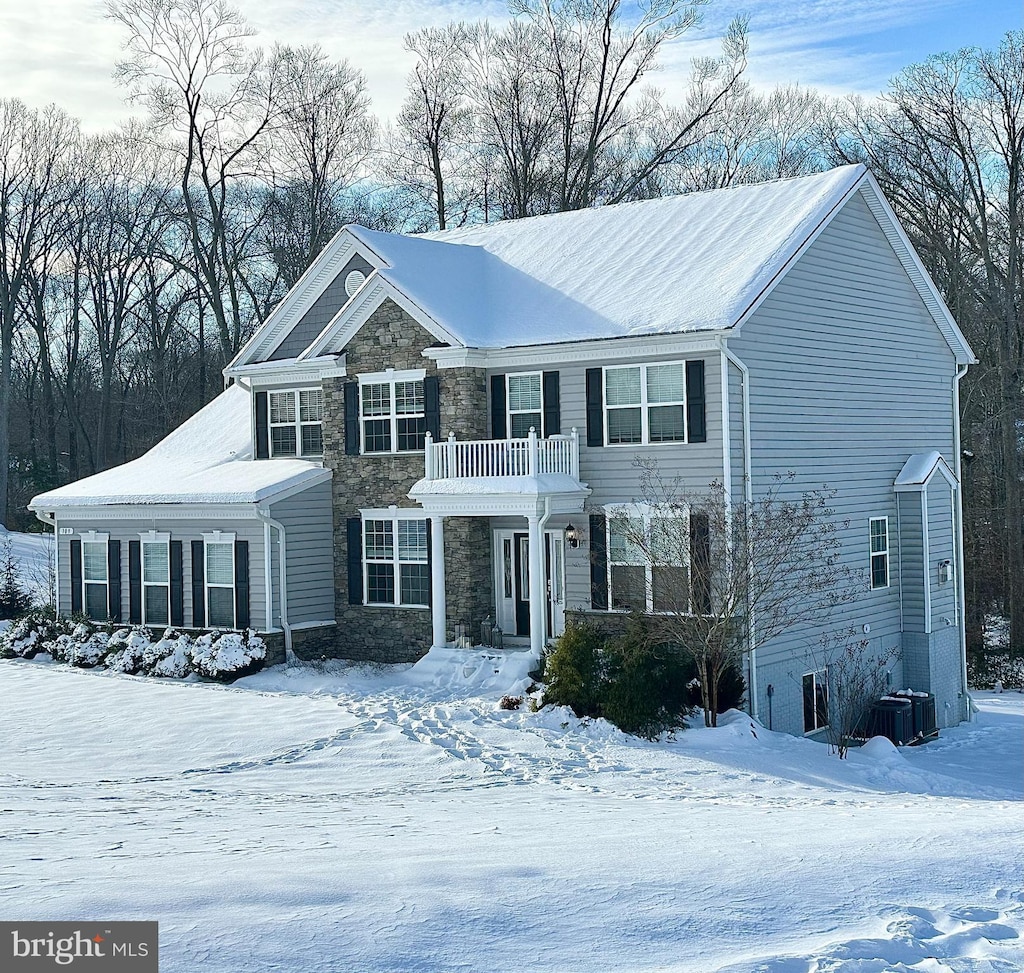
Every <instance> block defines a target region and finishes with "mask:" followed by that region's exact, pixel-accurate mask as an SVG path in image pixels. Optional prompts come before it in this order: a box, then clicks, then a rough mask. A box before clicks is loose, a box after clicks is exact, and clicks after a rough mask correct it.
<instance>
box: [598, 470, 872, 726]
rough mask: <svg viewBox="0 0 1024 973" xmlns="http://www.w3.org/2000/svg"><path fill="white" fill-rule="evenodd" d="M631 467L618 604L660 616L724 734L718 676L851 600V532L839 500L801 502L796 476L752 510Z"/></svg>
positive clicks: (615, 576)
mask: <svg viewBox="0 0 1024 973" xmlns="http://www.w3.org/2000/svg"><path fill="white" fill-rule="evenodd" d="M635 465H636V466H637V467H638V468H639V469H640V471H641V472H640V496H639V497H638V498H637V502H636V503H634V504H631V505H629V507H628V508H625V509H623V510H621V511H613V512H612V513H611V514H610V519H609V551H608V558H609V562H610V564H611V570H610V574H611V582H612V605H613V607H642V608H645V609H646V610H648V611H650V612H652V620H653V624H654V625H655V626H656V627H657V628H658V630H659V636H660V637H661V638H662V639H664V640H665V641H671V642H673V643H675V644H677V645H679V646H680V647H681V648H682V650H683V651H684V652H686V653H688V654H689V655H690V656H691V657H692V658H693V661H694V663H695V665H696V668H697V674H698V678H699V680H700V684H701V706H702V708H703V710H704V722H705V724H706V725H707V726H716V725H717V713H718V691H719V685H720V683H721V680H722V676H723V674H724V673H725V672H726V671H727V670H728V669H729V667H730V666H734V667H736V669H737V670H739V671H743V662H744V660H745V658H746V657H747V655H748V653H749V650H750V647H751V646H752V645H754V644H755V640H756V644H761V643H764V642H767V641H769V640H771V639H773V638H776V637H777V636H779V635H781V634H782V633H783V632H785V631H786V630H787V629H790V628H793V627H794V626H799V625H803V624H808V623H826V624H827V619H828V616H829V614H830V613H831V612H832V611H833V610H834V609H836V608H838V607H839V606H841V605H843V604H846V603H848V602H850V601H852V600H853V598H854V597H855V591H856V585H855V576H854V572H853V571H852V570H851V569H850V568H849V567H848V566H846V565H844V564H843V563H842V560H841V558H840V545H839V535H840V531H841V530H843V529H844V528H845V527H847V526H848V523H844V522H840V521H838V520H837V519H836V516H835V511H834V509H833V508H832V507H831V506H830V503H831V500H832V499H833V497H834V496H835V491H834V490H830V489H829V488H828V487H826V486H822V487H820V488H817V489H813V490H808V491H804V492H796V489H795V479H796V477H795V474H793V473H788V474H784V475H778V476H776V477H775V478H774V480H773V481H772V484H771V486H770V487H769V489H767V490H766V491H765V492H764V493H763V494H762V495H760V496H759V497H757V498H755V499H753V500H749V501H748V500H744V499H737V498H736V497H735V496H733V497H730V496H728V495H727V494H726V491H725V488H724V486H723V484H722V483H721V482H718V481H715V482H713V483H711V484H710V485H709V486H708V487H707V488H706V489H704V490H699V491H698V490H692V489H688V488H686V487H685V486H684V485H683V484H682V482H681V481H680V479H679V478H666V477H664V476H662V474H661V473H660V471H659V469H658V466H657V463H656V462H654V461H649V460H645V459H639V458H638V459H637V460H636V461H635ZM631 568H632V571H631V570H630V569H631ZM617 582H618V588H619V592H618V593H617V592H616V586H617ZM630 602H631V603H632V604H629V603H630Z"/></svg>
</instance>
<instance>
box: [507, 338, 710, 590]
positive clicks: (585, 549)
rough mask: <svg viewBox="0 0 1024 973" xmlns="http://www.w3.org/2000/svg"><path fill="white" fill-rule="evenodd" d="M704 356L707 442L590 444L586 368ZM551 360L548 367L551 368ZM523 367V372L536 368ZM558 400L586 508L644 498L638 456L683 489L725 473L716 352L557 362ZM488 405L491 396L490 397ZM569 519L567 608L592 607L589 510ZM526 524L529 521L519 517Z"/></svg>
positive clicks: (701, 485) (696, 487) (511, 371)
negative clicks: (576, 543)
mask: <svg viewBox="0 0 1024 973" xmlns="http://www.w3.org/2000/svg"><path fill="white" fill-rule="evenodd" d="M701 358H702V359H703V360H704V395H705V414H706V427H707V441H706V442H703V443H665V444H661V445H655V446H587V375H586V373H587V368H595V367H598V366H601V365H628V364H633V363H636V364H650V363H654V362H659V361H684V360H685V361H694V360H697V359H701ZM553 368H554V366H551V365H548V366H546V368H545V370H546V371H550V370H553ZM534 370H536V369H525V368H524V369H521V370H519V371H534ZM557 370H558V373H559V378H558V385H559V404H560V408H561V428H562V434H563V435H569V434H570V433H571V432H572V429H573V428H574V427H575V429H576V431H577V434H578V435H579V443H580V480H581V481H582V482H584V483H585V484H587V485H588V486H589V487H590V489H591V491H592V492H591V495H590V498H589V499H588V501H587V505H588V508H589V509H590V510H595V509H599V508H601V507H602V506H603V505H604V504H611V503H633V502H637V501H640V500H642V499H643V498H642V497H641V491H640V471H639V469H638V468H637V466H636V465H635V461H636V460H637V459H638V458H641V459H645V460H648V459H654V460H656V461H657V463H658V469H659V471H660V472H661V474H662V475H663V476H664V477H665V478H666V480H673V479H675V478H677V477H678V479H679V483H680V487H681V488H682V489H693V490H699V489H703V488H705V487H707V485H708V484H709V483H711V482H712V481H713V480H718V479H721V477H722V475H723V470H724V466H723V459H724V457H723V449H722V406H721V401H722V398H721V397H722V372H721V365H720V360H719V356H718V354H717V353H710V352H708V353H702V354H696V353H695V354H690V355H671V356H665V355H661V356H658V355H648V356H635V355H634V356H631V357H623V358H609V359H607V360H605V361H591V362H587V363H585V364H584V363H577V362H572V363H568V364H565V365H561V366H559V367H558V369H557ZM516 371H517V369H503V370H492V371H491V372H489V373H488V377H487V381H488V388H490V376H491V375H492V374H506V375H513V374H515V373H516ZM488 409H490V396H488ZM568 519H569V520H572V521H573V523H574V524H575V525H576V526H577V527H578V528H579V529H580V532H581V535H582V543H581V545H580V547H579V548H577V549H576V550H574V551H569V550H567V551H566V559H565V588H566V608H567V609H569V610H572V609H589V608H590V538H589V523H588V512H587V511H585V512H583V513H582V514H579V515H571V516H570V517H569V518H568ZM520 523H521V524H522V525H523V527H524V529H525V521H520Z"/></svg>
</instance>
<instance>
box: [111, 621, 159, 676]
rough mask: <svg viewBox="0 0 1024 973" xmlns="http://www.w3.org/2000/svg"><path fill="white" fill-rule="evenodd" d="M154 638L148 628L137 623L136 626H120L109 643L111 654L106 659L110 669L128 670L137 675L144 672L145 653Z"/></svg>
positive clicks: (117, 670)
mask: <svg viewBox="0 0 1024 973" xmlns="http://www.w3.org/2000/svg"><path fill="white" fill-rule="evenodd" d="M152 639H153V635H152V633H151V632H150V631H149V629H148V628H143V627H142V626H141V625H136V626H135V627H134V628H120V629H118V630H117V631H116V632H114V634H113V635H111V636H110V641H109V642H108V643H107V649H108V652H109V654H108V655H107V659H106V666H107V668H108V669H113V670H114V671H115V672H126V673H128V674H129V675H135V674H136V673H139V672H142V671H143V667H144V654H145V651H146V649H147V647H148V646H149V644H150V642H151V641H152Z"/></svg>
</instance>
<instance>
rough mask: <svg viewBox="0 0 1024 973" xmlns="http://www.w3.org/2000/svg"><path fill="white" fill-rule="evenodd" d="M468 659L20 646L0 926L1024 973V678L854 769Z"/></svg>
mask: <svg viewBox="0 0 1024 973" xmlns="http://www.w3.org/2000/svg"><path fill="white" fill-rule="evenodd" d="M464 658H465V662H463V661H459V662H455V661H453V660H452V659H448V660H441V662H440V663H431V664H428V665H427V666H420V667H417V668H415V669H411V670H410V669H401V668H398V669H395V668H392V669H387V670H380V671H375V670H372V669H365V668H351V669H344V668H341V667H338V668H333V669H332V668H327V669H314V668H308V667H301V668H300V667H292V668H284V667H280V668H275V669H271V670H268V671H266V672H263V673H260V674H258V675H256V676H252V677H250V678H248V679H246V680H243V681H242V682H241V683H239V684H236V685H235V686H233V687H223V686H217V685H208V684H202V683H170V682H158V681H155V680H147V679H140V678H132V677H125V676H118V675H116V674H113V673H108V672H97V671H81V670H71V669H67V668H63V667H59V666H55V665H51V664H46V663H40V662H24V661H13V662H2V663H0V727H2V731H0V732H2V733H3V737H4V742H3V757H2V759H0V812H2V815H0V915H3V916H5V917H11V918H16V917H20V918H24V919H26V920H28V919H60V918H76V919H84V918H93V919H100V918H109V919H128V918H137V919H158V920H159V921H160V938H161V969H162V970H164V971H167V973H173V971H182V973H192V971H198V970H202V971H204V973H212V971H223V973H229V971H230V973H239V971H246V973H259V971H269V970H288V971H300V973H307V971H311V973H319V971H323V973H327V971H331V973H336V971H346V973H358V971H378V970H389V971H390V970H393V971H439V973H440V971H491V970H501V969H511V970H525V971H540V970H545V971H547V970H549V971H558V973H566V971H574V970H587V971H605V970H608V971H611V970H616V971H630V973H639V971H648V970H660V971H694V973H698V971H699V973H711V971H726V970H727V971H730V973H739V971H743V973H754V971H762V973H796V971H802V973H813V971H817V973H825V971H830V973H881V971H907V970H914V971H921V973H946V971H963V973H967V971H970V973H1009V971H1012V970H1020V969H1022V968H1024V939H1022V938H1021V937H1022V936H1024V892H1022V887H1021V878H1022V875H1024V842H1022V840H1021V839H1022V828H1024V814H1022V811H1024V746H1022V743H1024V697H1022V696H1020V695H1018V694H1010V695H1003V696H996V695H983V696H981V697H980V698H979V706H980V714H979V719H978V721H977V722H976V723H974V724H970V725H965V726H963V727H960V728H957V729H953V730H949V731H943V733H942V737H941V739H939V740H938V741H936V742H934V743H930V744H928V745H927V746H924V747H921V748H917V749H908V750H903V751H896V750H895V749H894V748H892V747H891V746H889V745H888V744H887V743H885V742H884V741H874V742H873V743H872V744H870V745H869V746H868V747H866V748H865V749H864V750H863V751H860V752H857V753H854V754H852V755H851V758H850V759H849V760H848V761H842V762H840V761H839V760H838V759H837V758H835V757H834V756H830V755H828V754H827V752H826V750H825V748H824V747H821V746H819V745H817V744H813V743H809V742H807V741H805V740H798V739H794V738H791V737H785V736H781V735H779V734H774V733H769V732H768V731H766V730H764V729H763V728H761V727H759V726H756V725H753V724H751V722H750V720H749V719H747V718H745V717H741V716H738V715H736V716H733V717H732V718H731V719H729V720H728V721H727V725H725V726H723V727H720V728H719V729H717V730H705V729H694V730H688V731H686V732H684V733H681V734H679V735H678V737H677V739H676V740H674V741H668V742H663V743H658V744H651V743H645V742H642V741H638V740H635V739H632V738H629V737H626V736H624V735H622V734H620V733H618V732H617V731H615V730H613V729H611V728H610V727H609V726H608V725H606V724H604V723H603V722H599V723H592V724H589V725H581V724H580V723H579V722H578V721H577V720H575V719H574V718H572V717H571V716H570V715H569V714H568V713H567V712H566V711H564V710H554V711H549V710H542V711H541V712H539V713H530V712H528V711H527V710H525V709H524V710H520V711H516V712H507V711H503V710H500V709H498V708H497V700H498V698H499V697H500V695H501V692H502V690H503V689H504V688H510V687H511V686H512V685H513V684H514V679H515V676H516V675H517V673H516V672H515V671H514V669H515V665H516V659H515V657H514V656H513V657H511V658H510V660H509V661H508V662H506V664H505V665H504V667H502V666H500V665H499V666H497V668H499V670H501V671H499V672H498V673H497V674H495V673H494V667H493V666H491V665H490V663H489V662H488V661H487V660H486V659H483V658H481V657H474V656H471V655H467V656H465V657H464ZM431 666H432V668H431Z"/></svg>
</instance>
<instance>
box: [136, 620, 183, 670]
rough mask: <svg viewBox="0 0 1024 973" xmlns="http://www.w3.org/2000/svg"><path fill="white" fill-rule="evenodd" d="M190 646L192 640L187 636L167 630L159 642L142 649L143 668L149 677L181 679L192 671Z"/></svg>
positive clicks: (174, 630) (173, 630)
mask: <svg viewBox="0 0 1024 973" xmlns="http://www.w3.org/2000/svg"><path fill="white" fill-rule="evenodd" d="M192 645H193V643H192V639H191V638H190V637H189V636H188V635H186V634H184V633H183V632H179V631H177V630H176V629H173V628H169V629H167V630H166V631H165V632H164V634H163V635H162V636H161V637H160V640H159V641H157V642H153V643H152V644H148V645H147V646H146V647H145V648H144V649H143V652H142V664H143V668H144V669H145V671H146V672H147V673H149V675H151V676H163V677H165V678H170V679H182V678H184V677H185V676H187V675H188V674H189V673H190V672H191V671H192V666H191V662H190V654H191V650H192Z"/></svg>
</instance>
